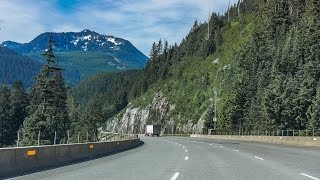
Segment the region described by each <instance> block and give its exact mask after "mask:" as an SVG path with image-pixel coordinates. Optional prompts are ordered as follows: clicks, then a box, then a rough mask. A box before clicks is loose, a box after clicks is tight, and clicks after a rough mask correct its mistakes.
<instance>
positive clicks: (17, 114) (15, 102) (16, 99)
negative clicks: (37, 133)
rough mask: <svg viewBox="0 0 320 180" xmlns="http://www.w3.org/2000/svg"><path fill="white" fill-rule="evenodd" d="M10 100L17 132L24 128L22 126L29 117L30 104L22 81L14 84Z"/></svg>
mask: <svg viewBox="0 0 320 180" xmlns="http://www.w3.org/2000/svg"><path fill="white" fill-rule="evenodd" d="M10 98H11V107H12V113H13V115H12V117H13V119H14V123H13V124H12V125H13V127H14V128H13V131H14V132H17V131H19V129H21V128H22V127H21V126H22V124H23V121H24V120H25V118H26V117H27V106H28V104H29V101H28V95H27V93H26V92H25V89H24V87H23V84H22V82H21V81H16V82H14V83H13V85H12V90H11V97H10ZM15 134H17V133H15ZM15 137H16V135H15Z"/></svg>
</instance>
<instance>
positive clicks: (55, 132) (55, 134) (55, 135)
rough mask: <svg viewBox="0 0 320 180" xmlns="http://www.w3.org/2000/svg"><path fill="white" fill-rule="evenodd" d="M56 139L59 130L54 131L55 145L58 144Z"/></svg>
mask: <svg viewBox="0 0 320 180" xmlns="http://www.w3.org/2000/svg"><path fill="white" fill-rule="evenodd" d="M56 141H57V131H54V139H53V145H56Z"/></svg>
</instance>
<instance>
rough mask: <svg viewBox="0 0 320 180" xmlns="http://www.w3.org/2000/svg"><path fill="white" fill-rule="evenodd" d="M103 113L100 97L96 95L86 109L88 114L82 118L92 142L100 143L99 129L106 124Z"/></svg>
mask: <svg viewBox="0 0 320 180" xmlns="http://www.w3.org/2000/svg"><path fill="white" fill-rule="evenodd" d="M103 115H104V114H103V111H102V104H101V102H100V101H99V98H98V96H97V95H96V94H95V95H94V97H93V98H92V100H91V101H90V103H89V104H88V106H87V107H86V112H85V115H84V117H83V118H82V122H83V124H85V125H86V127H85V130H84V131H86V132H88V134H89V140H90V141H98V140H99V139H98V134H99V131H98V128H99V127H101V124H102V123H103V122H104V120H105V119H104V117H103Z"/></svg>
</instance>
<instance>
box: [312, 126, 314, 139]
mask: <svg viewBox="0 0 320 180" xmlns="http://www.w3.org/2000/svg"><path fill="white" fill-rule="evenodd" d="M312 138H314V128H313V129H312Z"/></svg>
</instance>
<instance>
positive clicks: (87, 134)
mask: <svg viewBox="0 0 320 180" xmlns="http://www.w3.org/2000/svg"><path fill="white" fill-rule="evenodd" d="M88 139H89V134H88V131H87V139H86V143H88Z"/></svg>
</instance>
